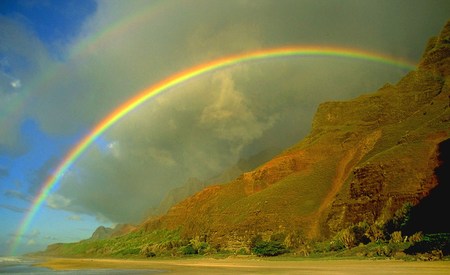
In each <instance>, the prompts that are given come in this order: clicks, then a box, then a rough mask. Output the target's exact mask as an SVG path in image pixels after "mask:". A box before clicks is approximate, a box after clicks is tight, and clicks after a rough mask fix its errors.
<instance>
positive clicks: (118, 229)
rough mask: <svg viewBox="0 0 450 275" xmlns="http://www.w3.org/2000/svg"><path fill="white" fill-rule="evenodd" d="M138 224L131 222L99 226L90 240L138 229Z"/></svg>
mask: <svg viewBox="0 0 450 275" xmlns="http://www.w3.org/2000/svg"><path fill="white" fill-rule="evenodd" d="M136 228H137V227H136V226H134V225H131V224H118V225H116V226H115V227H114V228H109V227H105V226H99V227H98V228H97V229H96V230H95V231H94V233H92V236H91V237H90V238H89V240H104V239H109V238H114V237H119V236H122V235H125V234H128V233H130V232H132V231H134V230H136Z"/></svg>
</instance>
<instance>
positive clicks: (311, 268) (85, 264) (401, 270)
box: [36, 258, 450, 275]
mask: <svg viewBox="0 0 450 275" xmlns="http://www.w3.org/2000/svg"><path fill="white" fill-rule="evenodd" d="M36 266H41V267H47V268H51V269H54V270H83V269H90V270H92V269H99V268H100V269H130V270H133V269H134V270H137V269H145V270H161V271H165V272H168V273H169V274H364V275H371V274H450V262H449V261H436V262H405V261H399V260H338V259H337V260H334V259H333V260H310V259H300V260H298V261H286V260H279V261H278V260H266V259H261V258H247V259H245V258H226V259H210V258H201V259H199V258H195V259H173V260H172V259H169V260H155V259H149V260H122V259H73V258H49V259H45V260H44V261H42V262H40V263H38V264H36ZM149 273H151V274H153V273H152V272H150V271H149Z"/></svg>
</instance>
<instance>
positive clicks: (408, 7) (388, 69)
mask: <svg viewBox="0 0 450 275" xmlns="http://www.w3.org/2000/svg"><path fill="white" fill-rule="evenodd" d="M449 14H450V2H449V1H446V0H444V1H430V0H427V1H411V0H408V1H397V0H388V1H361V0H354V1H351V0H345V1H332V0H327V1H316V0H315V1H302V0H295V1H287V0H277V1H273V0H272V1H264V0H254V1H251V0H242V1H233V0H227V1H222V0H217V1H216V0H205V1H201V0H193V1H182V0H177V1H171V0H165V1H136V0H132V1H113V0H108V1H88V0H82V1H57V0H51V1H32V0H23V1H9V0H2V1H1V2H0V192H1V193H0V215H1V217H0V219H1V220H2V226H1V229H0V255H1V254H6V253H8V249H9V248H8V247H10V244H11V241H12V239H14V238H15V237H16V236H15V235H14V234H15V232H16V230H17V228H18V226H19V224H20V221H21V220H22V219H23V217H24V215H25V213H26V211H27V209H28V208H29V207H30V205H31V202H32V201H33V198H35V196H36V193H37V192H38V190H40V188H41V187H42V184H43V182H44V181H45V180H46V178H47V177H48V176H49V175H50V173H51V172H53V171H54V169H55V167H56V165H57V164H59V163H60V162H61V161H62V159H63V157H64V155H65V154H67V152H68V151H69V150H70V148H72V147H73V146H74V145H75V144H76V143H77V142H78V141H79V140H80V139H81V138H82V137H83V136H84V135H86V134H87V133H89V131H90V129H92V128H93V126H94V125H96V123H98V122H99V121H100V120H101V119H102V118H103V117H105V116H106V115H107V114H109V113H110V112H111V111H113V110H114V109H115V108H116V107H118V106H119V105H120V104H121V103H123V102H124V101H126V100H127V99H129V98H131V97H132V96H133V95H136V94H137V93H138V92H139V91H141V90H142V89H144V88H146V87H148V86H150V85H152V84H154V83H157V82H158V81H161V80H162V79H164V78H166V77H168V76H170V75H173V74H174V73H177V72H179V71H182V70H184V69H187V68H189V67H192V66H194V65H198V64H200V63H204V62H207V61H211V60H214V59H217V58H219V57H222V56H226V55H230V54H237V53H243V52H248V51H252V50H257V49H266V48H272V47H282V46H287V45H296V46H301V45H322V46H338V47H344V48H345V47H351V48H359V49H363V50H367V51H373V52H379V53H383V54H387V55H391V56H395V57H398V58H403V59H406V60H410V61H411V62H417V61H418V60H419V58H420V56H421V54H422V52H423V49H424V47H425V45H426V43H427V41H428V39H429V38H430V37H431V36H434V35H437V34H438V32H439V31H440V29H441V28H442V27H443V25H444V23H445V22H446V21H447V20H448V19H450V17H449ZM406 73H407V71H406V70H405V69H402V68H399V67H396V66H392V65H387V64H384V63H375V62H371V61H367V60H356V59H350V58H338V57H319V56H317V57H308V58H300V57H290V58H278V59H270V60H265V61H261V62H249V63H240V64H238V65H236V66H232V67H229V68H226V69H221V70H218V71H215V72H213V73H209V74H206V75H203V76H200V77H197V78H194V79H192V80H191V81H189V82H186V83H182V84H181V85H178V86H177V87H175V88H173V89H170V90H169V91H167V92H165V93H162V94H161V95H159V96H157V97H156V98H153V99H151V100H149V101H148V102H146V103H145V104H143V105H142V106H140V107H139V108H137V109H136V110H133V111H132V112H130V113H129V114H128V115H127V116H126V117H124V118H123V119H122V120H120V121H119V122H118V123H116V124H115V125H113V126H112V127H111V128H110V129H108V130H107V131H106V132H105V133H104V134H103V135H101V136H100V137H99V138H98V139H97V140H96V142H95V143H94V144H93V145H91V146H90V147H89V148H88V149H87V150H86V151H85V152H84V154H83V155H82V156H81V157H80V158H79V159H78V160H77V161H76V163H75V164H74V165H72V166H71V167H70V168H69V170H68V171H67V172H66V173H65V175H64V177H63V180H61V182H59V184H58V185H57V188H55V189H54V190H52V193H51V194H50V195H49V197H48V198H47V200H46V202H45V204H44V205H45V206H44V207H42V208H41V209H40V211H39V213H38V215H37V216H36V217H35V218H34V219H33V221H32V223H31V225H30V227H29V228H28V230H27V233H26V236H22V237H23V238H22V242H21V244H20V247H19V250H18V253H19V252H24V251H30V250H36V249H42V248H43V247H45V245H47V244H48V243H52V242H63V241H77V240H79V239H81V238H87V237H89V236H90V234H91V233H92V231H93V230H94V229H95V228H96V227H97V226H99V225H100V224H105V225H109V226H111V225H114V224H116V223H125V222H128V223H138V222H139V221H141V220H142V219H144V218H145V217H146V216H147V215H148V213H149V209H150V208H152V207H155V206H156V205H157V204H158V203H159V201H160V200H161V199H162V198H163V196H164V195H165V194H166V192H167V191H168V190H170V189H172V188H174V187H177V186H180V185H181V184H183V183H184V182H185V181H186V180H187V179H188V178H190V177H197V178H199V179H206V178H208V177H211V176H213V175H215V174H217V173H219V172H220V171H222V170H224V169H226V168H227V167H229V166H231V165H233V164H234V163H236V162H237V161H238V160H239V159H240V158H243V157H248V156H251V155H253V154H256V153H258V152H260V151H262V150H264V149H266V148H269V147H278V148H287V147H288V146H290V145H293V144H295V143H296V142H298V141H299V140H300V139H301V138H302V137H304V136H305V135H306V134H307V133H308V131H309V130H310V125H311V120H312V117H313V114H314V112H315V110H316V108H317V105H318V104H319V103H321V102H323V101H328V100H344V99H350V98H354V97H356V96H358V95H361V94H365V93H369V92H373V91H376V89H377V88H379V87H381V86H382V85H384V84H385V83H387V82H390V83H395V82H396V81H398V80H399V79H400V78H401V77H402V76H403V75H405V74H406Z"/></svg>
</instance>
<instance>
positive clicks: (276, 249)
mask: <svg viewBox="0 0 450 275" xmlns="http://www.w3.org/2000/svg"><path fill="white" fill-rule="evenodd" d="M252 251H253V253H255V254H256V255H257V256H260V257H261V256H277V255H281V254H284V253H286V252H287V251H286V248H285V247H284V245H283V244H282V243H280V242H278V241H260V242H258V243H256V245H255V246H254V247H253V249H252Z"/></svg>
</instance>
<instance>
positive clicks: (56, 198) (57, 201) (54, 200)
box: [46, 193, 70, 209]
mask: <svg viewBox="0 0 450 275" xmlns="http://www.w3.org/2000/svg"><path fill="white" fill-rule="evenodd" d="M46 201H47V206H48V207H50V208H54V209H61V208H66V207H67V206H69V205H70V199H68V198H66V197H64V196H62V195H60V194H57V193H53V194H50V195H49V196H48V197H47V200H46Z"/></svg>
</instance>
